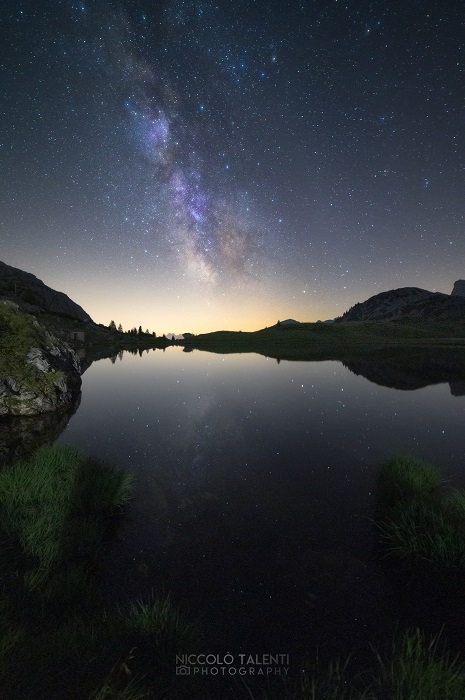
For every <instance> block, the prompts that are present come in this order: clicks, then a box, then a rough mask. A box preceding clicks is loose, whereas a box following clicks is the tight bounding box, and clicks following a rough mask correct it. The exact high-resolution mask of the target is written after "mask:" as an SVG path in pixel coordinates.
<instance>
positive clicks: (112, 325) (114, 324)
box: [108, 321, 116, 331]
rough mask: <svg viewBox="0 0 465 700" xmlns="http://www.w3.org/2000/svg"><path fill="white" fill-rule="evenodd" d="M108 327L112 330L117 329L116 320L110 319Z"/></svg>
mask: <svg viewBox="0 0 465 700" xmlns="http://www.w3.org/2000/svg"><path fill="white" fill-rule="evenodd" d="M108 328H109V329H110V330H111V331H116V323H115V322H114V321H110V325H109V326H108Z"/></svg>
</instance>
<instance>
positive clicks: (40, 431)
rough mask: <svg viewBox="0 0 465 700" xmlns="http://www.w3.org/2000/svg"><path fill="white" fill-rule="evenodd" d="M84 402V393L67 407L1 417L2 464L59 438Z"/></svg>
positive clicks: (19, 457) (0, 443)
mask: <svg viewBox="0 0 465 700" xmlns="http://www.w3.org/2000/svg"><path fill="white" fill-rule="evenodd" d="M80 403H81V395H79V396H78V398H77V399H76V400H75V401H74V403H73V404H71V405H70V406H68V407H67V408H66V409H65V410H61V411H56V412H50V413H42V414H40V415H38V416H12V417H9V418H1V419H0V467H1V466H4V465H6V464H10V463H12V462H15V461H16V460H18V459H21V458H22V457H25V456H27V455H30V454H31V453H32V452H34V451H35V450H36V449H38V448H39V447H40V446H41V445H44V444H46V443H52V442H55V440H57V438H58V437H59V436H60V435H61V433H62V432H63V430H64V429H65V428H66V426H67V424H68V421H69V419H70V418H71V416H73V415H74V413H76V411H77V409H78V408H79V405H80Z"/></svg>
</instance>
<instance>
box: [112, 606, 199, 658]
mask: <svg viewBox="0 0 465 700" xmlns="http://www.w3.org/2000/svg"><path fill="white" fill-rule="evenodd" d="M123 617H124V620H125V624H126V626H127V627H128V629H129V630H131V631H133V632H137V633H138V634H141V635H143V636H144V637H146V638H149V641H150V644H151V646H152V647H155V648H157V649H158V650H160V651H162V652H163V654H166V655H167V656H169V655H170V654H173V653H174V654H175V653H179V651H180V650H186V651H189V650H190V649H191V648H192V646H193V645H194V644H195V642H196V636H197V635H196V630H195V627H194V626H193V625H191V624H188V623H186V622H184V621H183V620H182V618H181V615H180V613H179V611H178V610H177V608H175V607H174V606H173V604H172V602H171V597H170V596H169V595H167V596H160V597H158V598H152V599H150V600H149V601H148V602H144V601H143V600H136V601H134V602H132V603H131V605H130V607H129V611H128V612H127V613H126V614H125V615H123ZM173 658H174V657H173ZM171 660H172V659H171Z"/></svg>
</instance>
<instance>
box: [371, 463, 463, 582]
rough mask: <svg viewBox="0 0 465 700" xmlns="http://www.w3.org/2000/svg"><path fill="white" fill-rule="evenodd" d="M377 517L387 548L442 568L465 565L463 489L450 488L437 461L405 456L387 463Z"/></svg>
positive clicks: (379, 493) (378, 499) (382, 479)
mask: <svg viewBox="0 0 465 700" xmlns="http://www.w3.org/2000/svg"><path fill="white" fill-rule="evenodd" d="M376 520H377V523H378V527H379V531H380V536H381V542H382V544H383V545H384V547H385V548H386V551H387V553H388V554H391V555H394V556H396V557H399V558H400V559H405V560H407V561H410V562H427V563H429V564H431V565H433V566H434V567H436V568H439V569H454V568H460V569H463V568H465V534H464V533H465V491H460V490H457V489H455V490H449V491H448V490H447V489H446V488H445V485H444V483H443V480H442V478H441V476H440V473H439V470H438V469H437V468H436V467H434V466H433V465H430V464H425V463H424V462H421V461H419V460H415V459H413V458H410V457H401V456H400V457H395V458H393V459H391V460H390V461H389V462H387V463H386V464H384V465H383V467H382V469H381V472H380V475H379V479H378V485H377V491H376Z"/></svg>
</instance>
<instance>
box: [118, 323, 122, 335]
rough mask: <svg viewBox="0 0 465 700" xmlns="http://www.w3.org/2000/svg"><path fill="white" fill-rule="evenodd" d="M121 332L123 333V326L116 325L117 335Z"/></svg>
mask: <svg viewBox="0 0 465 700" xmlns="http://www.w3.org/2000/svg"><path fill="white" fill-rule="evenodd" d="M122 332H123V326H122V325H121V323H120V324H119V325H118V333H122Z"/></svg>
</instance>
